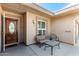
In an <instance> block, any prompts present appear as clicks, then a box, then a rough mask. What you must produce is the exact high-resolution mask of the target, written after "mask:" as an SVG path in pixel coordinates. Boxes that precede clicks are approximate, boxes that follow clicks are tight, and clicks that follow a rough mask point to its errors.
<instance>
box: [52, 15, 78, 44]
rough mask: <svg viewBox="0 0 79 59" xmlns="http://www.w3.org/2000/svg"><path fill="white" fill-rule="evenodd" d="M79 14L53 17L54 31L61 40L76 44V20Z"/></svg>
mask: <svg viewBox="0 0 79 59" xmlns="http://www.w3.org/2000/svg"><path fill="white" fill-rule="evenodd" d="M77 16H78V14H70V15H66V16H62V17H57V18H53V19H52V33H55V34H57V35H58V36H59V39H60V41H62V42H66V43H69V44H75V20H76V17H77Z"/></svg>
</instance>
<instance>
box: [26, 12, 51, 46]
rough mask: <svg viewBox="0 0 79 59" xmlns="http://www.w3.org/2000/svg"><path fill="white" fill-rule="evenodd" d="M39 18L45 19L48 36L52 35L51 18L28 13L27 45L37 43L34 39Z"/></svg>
mask: <svg viewBox="0 0 79 59" xmlns="http://www.w3.org/2000/svg"><path fill="white" fill-rule="evenodd" d="M37 17H39V18H43V19H45V20H46V21H47V23H48V24H47V27H48V34H50V18H47V17H44V16H39V15H37V14H34V13H31V12H27V41H26V43H27V45H29V44H32V43H35V40H34V37H35V35H36V20H38V19H37ZM33 21H34V24H33Z"/></svg>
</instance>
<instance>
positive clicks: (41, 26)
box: [37, 20, 46, 35]
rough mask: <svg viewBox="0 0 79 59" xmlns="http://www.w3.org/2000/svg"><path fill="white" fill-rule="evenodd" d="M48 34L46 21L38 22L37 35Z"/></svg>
mask: <svg viewBox="0 0 79 59" xmlns="http://www.w3.org/2000/svg"><path fill="white" fill-rule="evenodd" d="M45 33H46V21H43V20H39V21H37V34H38V35H45Z"/></svg>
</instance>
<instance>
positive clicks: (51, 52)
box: [51, 47, 53, 55]
mask: <svg viewBox="0 0 79 59" xmlns="http://www.w3.org/2000/svg"><path fill="white" fill-rule="evenodd" d="M51 55H53V47H51Z"/></svg>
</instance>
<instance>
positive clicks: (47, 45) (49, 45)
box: [45, 40, 59, 55]
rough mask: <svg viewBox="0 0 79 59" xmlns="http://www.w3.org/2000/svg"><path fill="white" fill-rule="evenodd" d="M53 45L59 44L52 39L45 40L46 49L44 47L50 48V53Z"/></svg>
mask: <svg viewBox="0 0 79 59" xmlns="http://www.w3.org/2000/svg"><path fill="white" fill-rule="evenodd" d="M55 46H59V42H57V41H53V40H49V41H46V42H45V49H46V47H50V48H51V55H53V47H55Z"/></svg>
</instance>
